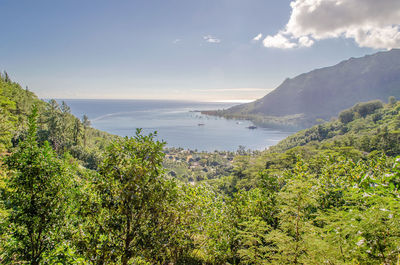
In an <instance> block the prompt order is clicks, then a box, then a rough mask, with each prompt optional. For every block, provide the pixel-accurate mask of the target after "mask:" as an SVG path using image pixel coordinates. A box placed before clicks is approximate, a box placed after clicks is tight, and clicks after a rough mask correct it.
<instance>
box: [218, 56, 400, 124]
mask: <svg viewBox="0 0 400 265" xmlns="http://www.w3.org/2000/svg"><path fill="white" fill-rule="evenodd" d="M389 96H395V97H396V98H397V99H399V98H400V49H393V50H391V51H387V52H379V53H376V54H373V55H367V56H364V57H362V58H356V59H355V58H351V59H349V60H346V61H343V62H341V63H339V64H337V65H334V66H331V67H326V68H321V69H316V70H313V71H311V72H309V73H305V74H301V75H299V76H296V77H295V78H292V79H286V80H285V81H284V82H283V83H282V84H281V85H280V86H279V87H277V88H276V89H275V90H274V91H272V92H271V93H269V94H267V95H266V96H265V97H263V98H261V99H259V100H256V101H255V102H252V103H248V104H243V105H239V106H235V107H232V108H230V109H228V110H226V111H225V114H230V115H234V114H241V115H245V114H257V115H266V116H277V117H282V116H287V115H294V114H302V115H304V117H305V118H306V119H308V120H312V119H314V120H315V119H317V118H322V119H330V118H331V117H333V116H337V114H338V112H340V111H341V110H343V109H346V108H349V107H351V106H353V105H354V104H356V103H357V102H363V101H369V100H373V99H380V100H384V101H386V100H387V99H388V97H389Z"/></svg>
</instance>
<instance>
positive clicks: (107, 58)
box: [0, 0, 400, 101]
mask: <svg viewBox="0 0 400 265" xmlns="http://www.w3.org/2000/svg"><path fill="white" fill-rule="evenodd" d="M0 25H2V29H1V34H0V70H5V71H7V72H8V74H9V75H10V76H11V78H12V79H13V80H15V81H17V82H19V83H20V84H21V85H22V86H23V87H25V86H28V88H29V90H31V91H33V92H35V93H36V94H37V95H38V96H39V97H40V98H63V99H67V98H101V99H105V98H110V99H111V98H112V99H179V100H181V99H182V100H201V101H249V100H254V99H257V98H260V97H262V96H264V95H265V94H267V93H269V92H270V91H272V90H273V89H275V88H276V87H277V86H279V84H280V83H282V82H283V81H284V80H285V79H286V78H292V77H295V76H296V75H299V74H301V73H304V72H309V71H311V70H313V69H316V68H321V67H326V66H330V65H334V64H337V63H339V62H340V61H342V60H345V59H348V58H350V57H361V56H364V55H366V54H372V53H375V52H377V51H382V50H389V49H391V48H400V1H398V0H381V1H376V0H293V1H289V0H201V1H195V0H116V1H110V0H85V1H83V0H68V1H67V0H64V1H62V0H60V1H54V0H35V1H32V0H18V1H15V0H0Z"/></svg>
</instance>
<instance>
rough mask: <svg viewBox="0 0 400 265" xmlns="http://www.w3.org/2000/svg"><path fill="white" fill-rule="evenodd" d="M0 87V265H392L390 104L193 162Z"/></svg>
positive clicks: (399, 248)
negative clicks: (269, 143)
mask: <svg viewBox="0 0 400 265" xmlns="http://www.w3.org/2000/svg"><path fill="white" fill-rule="evenodd" d="M0 79H1V81H0V90H1V91H0V92H1V93H0V104H1V107H2V108H1V112H0V115H1V116H0V119H1V120H2V123H1V126H2V131H1V132H2V134H1V138H0V139H1V143H2V145H1V146H2V147H1V148H2V149H1V152H2V158H1V161H2V164H1V165H0V263H1V264H397V263H398V260H399V255H400V226H399V224H400V214H399V213H400V191H399V188H400V160H399V159H397V160H396V156H397V155H399V154H400V152H399V141H398V138H396V137H398V133H397V130H398V129H399V125H398V124H399V122H398V121H399V119H398V117H399V113H398V111H399V109H400V104H398V103H397V102H395V100H394V99H391V100H390V101H389V104H386V105H383V104H382V103H377V102H372V103H371V102H370V103H363V104H358V105H356V106H355V107H354V108H352V109H350V110H348V112H351V115H350V116H352V117H351V119H350V118H349V119H341V118H339V120H335V121H332V122H330V123H325V124H321V125H318V126H315V127H313V128H311V129H309V130H305V131H302V132H299V133H298V134H295V135H294V136H292V137H289V138H288V139H286V140H284V141H283V142H282V143H280V144H279V145H278V146H276V147H274V148H272V149H271V150H268V151H265V152H250V151H246V150H243V149H242V150H238V152H236V153H230V152H214V153H195V152H191V151H185V150H180V149H177V150H174V149H168V150H165V149H164V143H163V142H159V141H157V140H156V138H155V135H153V134H150V135H147V136H146V135H142V133H141V131H140V130H139V131H137V134H136V135H135V136H134V137H132V138H121V137H114V136H110V135H108V134H106V133H101V132H98V131H96V130H94V129H92V128H90V124H89V122H88V119H87V117H86V118H84V119H83V121H80V120H79V119H77V118H76V117H74V116H72V115H71V114H70V112H69V108H68V106H66V105H65V104H61V106H59V105H58V104H57V102H55V101H50V102H49V103H45V102H42V101H40V100H38V99H37V98H36V97H35V96H34V95H33V94H32V93H30V92H29V91H27V90H23V89H21V88H20V87H19V86H18V84H15V83H13V82H11V81H10V80H9V77H8V75H7V76H6V75H2V77H1V78H0ZM5 91H7V92H5ZM10 95H13V96H10ZM22 99H25V101H24V102H25V103H24V104H25V105H26V106H25V105H24V104H22V103H21V102H22ZM24 106H25V107H24ZM366 137H367V138H366ZM366 139H367V140H366ZM185 167H186V169H185ZM188 167H189V168H188ZM172 172H173V173H172ZM197 175H198V176H199V177H197Z"/></svg>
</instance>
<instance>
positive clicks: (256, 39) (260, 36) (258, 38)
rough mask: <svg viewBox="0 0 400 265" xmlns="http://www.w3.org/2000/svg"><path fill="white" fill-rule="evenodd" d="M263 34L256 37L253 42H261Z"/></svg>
mask: <svg viewBox="0 0 400 265" xmlns="http://www.w3.org/2000/svg"><path fill="white" fill-rule="evenodd" d="M262 36H263V35H262V34H261V33H260V34H258V35H257V36H255V37H254V38H253V41H259V40H261V38H262Z"/></svg>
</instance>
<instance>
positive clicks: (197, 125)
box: [58, 99, 293, 152]
mask: <svg viewBox="0 0 400 265" xmlns="http://www.w3.org/2000/svg"><path fill="white" fill-rule="evenodd" d="M58 101H59V102H61V101H62V100H58ZM63 101H65V102H66V103H67V105H68V106H70V108H71V112H72V114H74V115H75V116H77V117H79V118H82V116H83V115H84V114H85V115H87V116H88V117H89V119H90V121H91V123H92V126H93V127H94V128H96V129H99V130H102V131H106V132H109V133H112V134H117V135H120V136H133V135H134V134H135V131H136V128H142V130H143V132H144V133H146V134H148V133H152V132H154V131H157V135H158V136H157V138H158V139H159V140H164V141H166V142H167V146H168V147H182V148H184V149H191V150H198V151H209V152H212V151H215V150H221V151H222V150H224V151H236V150H237V149H238V148H239V146H244V148H245V149H251V150H264V149H265V148H267V147H269V146H272V145H275V144H277V143H278V142H279V141H280V140H282V139H284V138H285V137H287V136H288V135H290V134H292V133H293V132H289V131H279V130H275V129H274V130H272V129H267V128H257V129H249V128H247V127H249V126H252V125H253V124H252V122H250V121H245V120H228V119H225V118H220V117H214V116H208V115H203V114H201V113H200V112H198V111H201V110H215V109H226V108H229V107H231V106H234V105H236V104H237V103H236V104H234V103H226V102H195V101H175V100H98V99H91V100H88V99H64V100H63Z"/></svg>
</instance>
